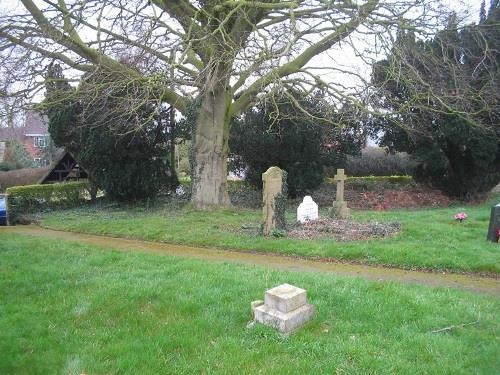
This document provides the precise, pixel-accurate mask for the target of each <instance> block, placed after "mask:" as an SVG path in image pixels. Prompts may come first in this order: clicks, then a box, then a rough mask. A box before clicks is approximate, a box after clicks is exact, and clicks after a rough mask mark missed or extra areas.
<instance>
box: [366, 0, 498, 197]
mask: <svg viewBox="0 0 500 375" xmlns="http://www.w3.org/2000/svg"><path fill="white" fill-rule="evenodd" d="M483 6H484V3H483ZM499 22H500V4H499V1H498V0H494V1H492V2H491V6H490V8H489V11H488V13H486V12H485V10H484V7H483V8H482V11H481V16H480V23H479V24H478V25H469V26H467V27H465V28H463V29H462V30H459V29H458V28H457V22H456V18H455V17H454V16H453V15H452V16H451V17H450V19H449V22H448V25H447V27H446V28H445V29H444V30H442V31H440V32H439V33H437V35H436V36H435V37H434V38H433V39H431V40H427V41H417V40H416V39H415V36H414V35H413V34H412V33H404V32H401V33H399V35H398V41H397V43H396V46H397V45H400V46H401V48H394V51H393V53H392V54H390V55H389V56H388V58H387V59H385V60H383V61H379V62H378V63H377V64H376V65H375V68H374V75H373V83H374V84H375V85H376V86H377V88H378V90H379V93H380V95H379V98H381V100H380V101H379V102H378V103H377V104H379V105H381V106H383V107H384V108H386V109H388V110H391V109H392V108H394V107H397V108H400V112H399V113H397V114H392V115H388V114H386V115H385V116H383V117H382V118H380V119H377V120H375V121H374V125H375V126H374V128H375V130H377V131H378V132H380V131H382V132H383V136H382V138H381V143H382V144H383V145H384V146H388V147H389V148H391V149H393V150H398V151H407V152H410V153H412V156H413V158H414V159H416V161H417V162H418V167H417V170H416V177H417V178H420V179H423V180H426V181H429V182H431V183H432V184H434V185H436V186H438V187H440V188H442V189H443V190H444V191H445V192H447V193H448V194H450V195H452V196H456V197H458V198H460V199H471V198H474V197H475V196H476V195H477V194H478V193H484V192H486V191H489V190H490V189H491V188H492V187H493V186H495V185H496V184H498V182H499V181H500V168H499V166H500V85H499V82H500V27H499V26H500V24H499ZM397 65H400V66H402V67H403V68H402V69H400V70H397V71H396V70H395V69H394V66H397ZM418 76H422V77H428V79H427V81H425V82H422V83H421V84H420V85H415V84H413V82H412V80H416V79H417V77H418ZM430 90H432V91H440V92H442V93H443V94H442V96H441V97H440V98H433V97H429V95H428V92H429V91H430ZM438 99H439V100H438ZM402 108H404V109H405V110H402ZM402 123H403V124H404V126H402V125H401V124H402Z"/></svg>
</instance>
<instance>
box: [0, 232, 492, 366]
mask: <svg viewBox="0 0 500 375" xmlns="http://www.w3.org/2000/svg"><path fill="white" fill-rule="evenodd" d="M283 282H288V283H292V284H295V285H298V286H301V287H304V288H306V289H307V291H308V299H309V301H310V302H311V303H314V304H315V305H316V306H317V316H316V318H315V319H314V320H313V321H311V322H310V323H308V324H307V325H306V326H305V327H303V328H302V329H301V330H300V331H298V332H296V333H295V334H293V335H292V336H290V337H282V336H280V335H279V334H278V333H276V332H274V331H273V330H272V329H270V328H268V327H262V326H258V327H256V328H254V329H248V328H246V325H247V322H248V321H249V320H250V319H251V314H250V301H252V300H255V299H260V298H262V295H263V292H264V291H265V290H266V289H267V288H269V287H272V286H275V285H278V284H281V283H283ZM0 297H1V302H2V303H1V304H0V353H2V354H1V355H0V373H2V374H35V373H36V374H53V373H64V374H81V373H86V374H160V373H161V374H194V373H206V374H209V373H217V374H219V373H220V374H236V373H237V374H254V373H266V374H285V373H286V374H334V373H337V374H424V373H425V374H493V373H496V372H497V371H498V368H500V360H499V357H498V352H499V350H500V343H499V335H500V330H499V318H498V311H499V310H500V302H499V300H498V299H496V298H493V297H488V296H484V295H475V294H469V293H466V292H460V291H456V290H447V289H440V288H432V289H431V288H425V287H421V286H415V285H411V286H409V285H401V284H397V283H386V282H385V283H381V282H379V283H377V282H368V281H364V280H361V279H349V278H341V277H332V276H325V275H317V274H312V273H302V274H301V273H289V272H280V271H272V270H268V269H265V268H259V267H248V266H236V265H234V264H212V263H207V262H204V261H196V260H185V259H180V258H173V257H164V256H157V255H150V254H134V253H123V252H117V251H109V250H104V249H100V248H97V247H94V246H90V245H82V244H78V243H74V242H65V241H59V240H57V241H56V240H49V239H40V238H30V237H22V236H19V235H12V234H2V235H1V241H0ZM465 323H473V324H470V325H464V326H460V325H462V324H465ZM449 326H457V327H456V328H454V329H451V330H448V331H443V332H440V333H432V331H434V330H437V329H440V328H443V327H449Z"/></svg>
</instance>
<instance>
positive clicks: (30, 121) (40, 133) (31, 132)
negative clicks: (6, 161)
mask: <svg viewBox="0 0 500 375" xmlns="http://www.w3.org/2000/svg"><path fill="white" fill-rule="evenodd" d="M22 125H23V126H17V127H2V128H0V151H1V152H0V154H2V155H3V150H4V148H5V142H8V141H11V140H13V139H15V140H17V141H19V142H20V143H22V144H23V145H24V147H25V148H26V151H28V153H29V154H30V156H31V157H32V158H33V161H34V162H35V163H36V164H37V165H38V166H40V167H47V166H49V165H50V163H51V160H49V159H47V158H46V156H45V154H46V153H44V150H45V149H46V148H47V147H49V142H50V135H49V130H48V121H47V119H46V118H45V116H43V115H41V114H40V113H38V112H36V111H34V110H29V111H26V114H25V119H24V122H23V124H22ZM2 160H3V157H2ZM0 161H1V160H0Z"/></svg>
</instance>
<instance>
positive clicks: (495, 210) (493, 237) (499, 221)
mask: <svg viewBox="0 0 500 375" xmlns="http://www.w3.org/2000/svg"><path fill="white" fill-rule="evenodd" d="M499 230H500V203H498V204H497V205H496V206H493V207H491V216H490V227H489V229H488V240H489V241H494V242H497V241H498V236H497V234H498V231H499Z"/></svg>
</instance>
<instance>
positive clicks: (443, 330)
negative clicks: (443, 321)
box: [431, 320, 479, 333]
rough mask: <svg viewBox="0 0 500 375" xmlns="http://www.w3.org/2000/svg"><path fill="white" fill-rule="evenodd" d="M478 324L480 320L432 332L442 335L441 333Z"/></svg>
mask: <svg viewBox="0 0 500 375" xmlns="http://www.w3.org/2000/svg"><path fill="white" fill-rule="evenodd" d="M477 323H479V320H476V321H475V322H470V323H464V324H458V325H454V326H449V327H445V328H440V329H436V330H434V331H431V333H440V332H445V331H451V330H452V329H454V328H462V327H465V326H470V325H472V324H477Z"/></svg>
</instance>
